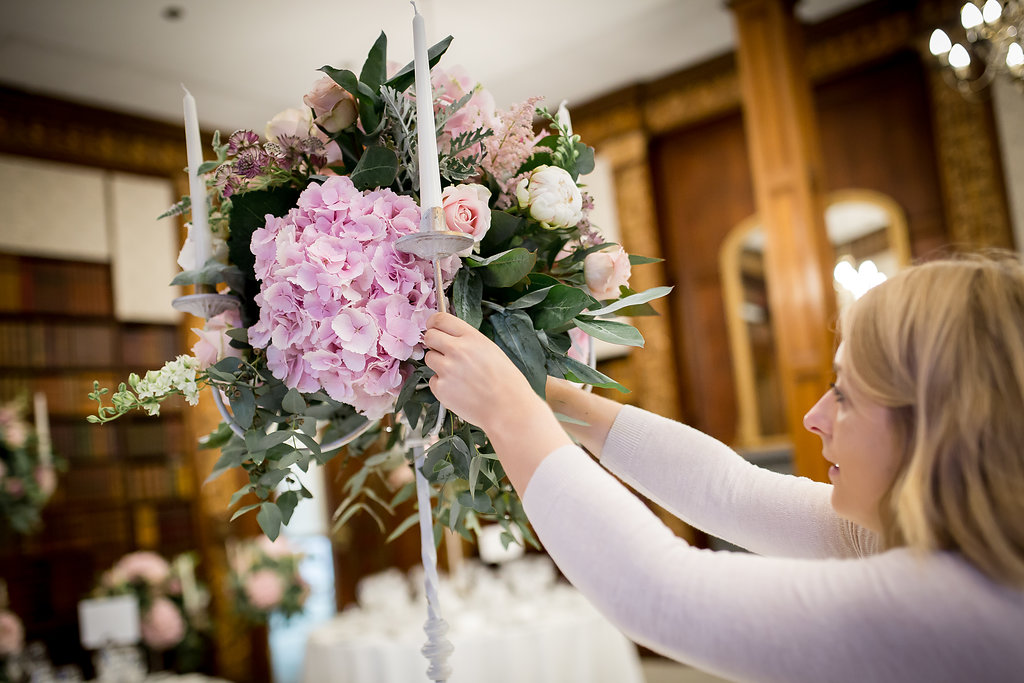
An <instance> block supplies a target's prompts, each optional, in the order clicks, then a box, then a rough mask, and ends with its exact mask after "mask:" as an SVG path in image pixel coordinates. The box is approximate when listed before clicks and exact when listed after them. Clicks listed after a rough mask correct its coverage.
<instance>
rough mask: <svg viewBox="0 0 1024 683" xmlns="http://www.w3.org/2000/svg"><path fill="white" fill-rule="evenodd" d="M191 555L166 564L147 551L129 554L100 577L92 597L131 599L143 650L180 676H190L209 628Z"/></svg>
mask: <svg viewBox="0 0 1024 683" xmlns="http://www.w3.org/2000/svg"><path fill="white" fill-rule="evenodd" d="M192 566H193V565H192V557H191V555H187V554H186V555H182V556H179V557H178V558H176V559H175V561H174V562H173V564H172V563H169V562H168V561H167V560H165V559H164V558H163V557H162V556H160V555H158V554H157V553H154V552H151V551H148V550H139V551H136V552H132V553H128V554H127V555H125V556H123V557H122V558H121V559H119V560H118V561H117V562H116V563H115V564H114V566H113V567H111V568H110V569H109V570H107V571H106V572H104V573H103V574H102V575H101V577H100V581H99V584H98V585H97V586H96V588H94V589H93V591H92V597H95V598H102V597H112V596H115V595H133V596H135V597H136V599H137V600H138V602H139V618H140V631H141V635H142V644H143V646H145V647H146V649H147V650H149V651H151V652H153V653H157V654H162V655H167V656H169V657H170V658H171V659H173V660H174V667H175V668H176V669H177V670H179V671H193V670H195V669H196V668H197V667H198V665H199V664H200V662H201V659H202V656H203V650H204V647H205V644H204V636H203V633H204V632H205V631H206V629H207V627H208V626H209V624H208V622H207V616H206V602H207V601H208V599H207V596H206V595H205V591H203V590H202V589H201V588H200V587H198V586H197V585H196V584H195V577H194V575H193V573H192Z"/></svg>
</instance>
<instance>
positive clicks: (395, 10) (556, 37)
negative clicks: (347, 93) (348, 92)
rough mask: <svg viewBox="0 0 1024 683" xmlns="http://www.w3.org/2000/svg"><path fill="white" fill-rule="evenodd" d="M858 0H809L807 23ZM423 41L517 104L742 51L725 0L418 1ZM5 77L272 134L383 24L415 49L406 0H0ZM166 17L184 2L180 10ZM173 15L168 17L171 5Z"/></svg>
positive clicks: (132, 108) (594, 91)
mask: <svg viewBox="0 0 1024 683" xmlns="http://www.w3.org/2000/svg"><path fill="white" fill-rule="evenodd" d="M861 2H862V0H802V1H801V2H799V3H798V5H797V13H798V15H799V16H800V18H801V19H802V20H804V21H807V22H816V21H820V20H821V19H824V18H826V17H828V16H831V15H833V14H836V13H838V12H840V11H842V10H844V9H847V8H849V7H851V6H853V5H857V4H861ZM417 5H418V7H419V11H420V12H421V13H422V14H423V15H424V19H425V22H426V30H427V39H428V42H430V43H433V42H436V41H437V40H440V39H441V38H443V37H444V36H446V35H449V34H450V35H452V36H454V37H455V40H454V42H453V43H452V45H451V47H450V49H449V50H448V53H447V54H446V55H445V57H444V58H443V60H442V62H441V65H442V66H453V65H462V66H463V67H465V68H466V69H467V71H468V72H469V73H470V75H472V76H473V77H474V78H476V79H479V81H480V82H481V83H483V84H484V85H485V86H486V87H487V88H488V89H489V90H490V91H491V92H492V93H493V94H494V96H495V99H496V101H497V103H498V106H499V107H507V106H509V105H511V104H513V103H515V102H518V101H521V100H523V99H525V98H526V97H528V96H531V95H544V96H546V97H547V98H549V104H550V105H552V106H557V104H558V102H560V101H561V100H563V99H565V100H568V101H569V103H570V107H571V106H572V103H574V102H575V103H582V102H585V101H587V100H590V99H592V98H594V97H596V96H599V95H601V94H605V93H608V92H612V91H614V90H616V89H618V88H621V87H623V86H626V85H630V84H633V83H637V82H644V81H648V80H651V79H655V78H657V77H659V76H663V75H666V74H669V73H672V72H674V71H677V70H679V69H681V68H684V67H686V66H690V65H693V64H695V63H698V62H701V61H703V60H705V59H707V58H709V57H712V56H716V55H719V54H722V53H724V52H727V51H729V50H731V49H732V45H733V26H732V19H731V16H730V14H729V10H728V9H727V7H726V3H725V2H724V0H614V1H613V0H519V1H518V2H516V3H514V4H513V3H507V2H497V1H495V0H418V2H417ZM0 7H2V9H0V84H4V85H7V86H12V87H15V88H18V89H21V90H28V91H32V92H37V93H40V94H45V95H51V96H56V97H60V98H64V99H68V100H72V101H77V102H82V103H85V104H90V105H96V106H101V107H104V108H109V109H114V110H117V111H123V112H127V113H132V114H138V115H142V116H146V117H150V118H155V119H159V120H164V121H169V122H178V121H180V120H181V118H182V102H181V98H182V90H181V85H182V84H184V85H185V86H186V87H188V89H189V90H190V91H191V92H192V94H193V95H194V96H195V98H196V102H197V106H198V111H199V119H200V123H201V124H202V126H203V127H204V128H210V129H214V128H216V129H221V130H224V131H231V130H235V129H237V128H253V129H255V130H257V131H262V130H263V128H264V125H265V124H266V121H267V120H269V119H270V118H271V117H272V116H273V115H274V114H276V113H277V112H279V111H281V110H282V109H285V108H288V107H296V106H302V105H301V103H302V95H303V94H304V93H305V92H307V91H308V90H309V88H310V86H311V85H312V84H313V82H314V81H315V80H316V79H317V78H318V77H319V76H320V74H319V73H317V71H316V69H317V68H319V67H320V66H322V65H325V64H329V65H332V66H336V67H342V68H348V69H351V70H353V71H355V72H357V73H358V71H359V69H360V67H361V66H362V63H363V59H364V58H365V56H366V52H367V51H368V50H369V48H370V46H371V45H372V44H373V42H374V40H375V39H376V38H377V35H378V34H379V32H380V31H381V30H383V31H384V32H385V33H386V34H387V36H388V40H389V50H388V56H389V59H390V60H393V61H395V62H398V63H400V64H405V63H406V62H408V61H410V60H411V59H412V28H411V24H412V16H413V9H412V7H411V6H410V4H409V2H408V1H407V0H362V1H361V2H355V1H354V0H335V1H334V2H330V3H326V2H311V1H310V0H291V1H290V2H287V3H283V2H270V1H268V0H88V1H85V0H31V2H30V1H29V0H0ZM172 15H177V16H176V18H174V17H173V16H172ZM169 17H170V18H169Z"/></svg>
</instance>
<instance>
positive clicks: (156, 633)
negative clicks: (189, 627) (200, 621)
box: [141, 597, 186, 652]
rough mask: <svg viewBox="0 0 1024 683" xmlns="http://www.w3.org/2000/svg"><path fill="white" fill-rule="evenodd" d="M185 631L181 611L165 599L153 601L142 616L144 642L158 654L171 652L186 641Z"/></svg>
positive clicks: (160, 598)
mask: <svg viewBox="0 0 1024 683" xmlns="http://www.w3.org/2000/svg"><path fill="white" fill-rule="evenodd" d="M185 630H186V629H185V619H184V617H182V615H181V610H180V609H179V608H178V606H177V605H175V604H174V603H173V602H171V601H170V600H168V599H167V598H164V597H159V598H156V599H155V600H153V604H152V605H151V606H150V608H149V610H147V611H146V613H145V614H144V615H143V616H142V624H141V631H142V642H144V643H145V644H146V646H147V647H149V648H151V649H153V650H156V651H158V652H161V651H163V650H169V649H171V648H172V647H174V646H175V645H177V644H178V643H180V642H181V641H182V640H184V638H185Z"/></svg>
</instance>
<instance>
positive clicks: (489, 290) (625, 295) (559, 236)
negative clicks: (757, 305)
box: [90, 34, 668, 544]
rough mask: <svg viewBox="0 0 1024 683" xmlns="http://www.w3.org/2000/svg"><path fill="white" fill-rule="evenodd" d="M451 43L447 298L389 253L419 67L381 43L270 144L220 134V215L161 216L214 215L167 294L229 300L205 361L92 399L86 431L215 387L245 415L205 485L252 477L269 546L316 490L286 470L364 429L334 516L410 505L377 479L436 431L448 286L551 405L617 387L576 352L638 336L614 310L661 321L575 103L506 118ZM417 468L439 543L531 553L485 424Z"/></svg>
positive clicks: (410, 192)
mask: <svg viewBox="0 0 1024 683" xmlns="http://www.w3.org/2000/svg"><path fill="white" fill-rule="evenodd" d="M450 42H451V37H448V38H446V39H445V40H444V41H441V42H440V43H438V44H437V45H434V46H433V47H432V48H430V50H429V51H428V58H429V62H430V65H431V67H432V71H431V79H432V85H433V92H434V102H433V105H434V112H435V125H436V137H437V141H438V150H439V160H438V161H439V167H440V173H441V185H442V188H443V192H442V205H443V206H442V208H443V213H444V217H445V221H446V224H447V228H448V229H449V230H452V231H459V232H462V233H465V234H467V235H470V236H472V238H473V246H472V248H470V249H467V250H466V251H465V252H463V253H460V254H458V255H454V256H451V257H447V258H444V259H441V262H440V271H441V276H442V278H441V279H442V287H443V288H444V290H445V291H444V292H438V291H435V283H434V278H433V265H432V264H431V263H428V262H425V261H423V260H420V259H419V258H417V257H416V256H413V255H410V254H406V253H403V252H401V251H398V250H397V249H396V248H395V242H396V240H397V239H398V238H399V237H401V236H402V235H407V234H410V233H413V232H416V231H417V230H418V229H419V225H420V218H421V213H420V208H419V206H418V199H417V197H418V192H419V187H418V183H419V181H418V161H417V135H416V127H417V120H416V105H415V99H414V96H413V94H412V93H411V92H407V91H409V90H410V88H409V86H410V85H412V83H413V80H414V71H413V66H412V64H409V65H407V66H405V67H404V68H402V69H398V70H397V71H395V72H394V73H392V74H390V75H389V73H388V67H387V55H386V51H387V40H386V37H385V36H384V35H383V34H381V36H380V38H379V39H378V40H377V42H376V43H375V44H374V45H373V47H372V49H371V50H370V52H369V55H368V57H367V60H366V63H365V64H364V66H363V68H362V70H361V72H360V74H359V75H358V76H357V75H356V74H354V73H353V72H350V71H346V70H343V69H335V68H332V67H329V66H325V67H322V68H321V69H320V71H321V72H323V74H324V75H323V76H322V77H321V78H320V79H319V80H318V81H317V82H316V84H315V85H314V87H313V88H312V90H311V91H310V92H309V93H308V94H307V95H306V96H305V98H304V104H305V105H306V107H305V108H304V109H289V110H286V111H285V112H282V113H281V114H279V115H277V116H276V117H274V119H273V120H271V121H270V123H269V124H268V125H267V129H266V131H265V137H260V136H259V135H257V134H256V133H255V132H253V131H249V130H244V131H237V132H235V133H233V134H232V135H231V136H230V137H228V139H227V140H226V141H222V140H221V139H220V136H219V134H217V135H215V136H214V139H213V153H214V155H215V158H214V159H212V160H210V161H207V162H205V163H204V164H203V165H202V166H201V167H200V169H199V171H200V172H201V173H202V174H204V177H205V179H206V183H207V187H208V188H210V189H211V190H212V193H211V197H210V199H209V200H208V202H207V204H208V205H207V206H190V202H189V198H187V197H186V198H185V199H183V200H182V202H180V203H179V204H177V205H176V206H175V207H173V208H172V209H171V211H169V212H168V214H167V215H174V214H180V213H183V212H185V211H188V210H191V211H193V213H195V212H197V211H206V212H207V215H208V217H209V224H210V230H211V233H212V239H213V249H212V254H213V255H212V257H211V258H210V259H208V260H207V261H206V262H205V263H198V262H196V257H195V256H194V249H193V246H192V237H193V236H192V235H190V237H189V240H187V241H186V244H185V246H184V247H183V249H182V252H181V256H180V257H179V264H180V265H182V267H183V268H184V269H185V272H183V273H181V274H180V275H179V276H178V277H177V278H176V279H175V281H174V283H175V284H195V285H197V286H200V287H203V286H206V287H211V286H215V287H217V288H218V291H220V292H221V293H224V294H227V295H230V296H231V297H234V299H235V300H236V301H237V304H238V306H237V310H231V311H228V312H226V313H222V314H219V315H217V316H214V317H212V318H211V319H210V320H209V321H208V322H207V324H206V326H205V328H204V329H202V330H196V332H197V334H198V335H199V341H198V343H197V344H196V346H195V347H194V348H193V356H182V357H179V358H178V359H176V360H175V361H172V362H170V363H169V364H168V365H166V366H165V367H164V368H163V369H161V370H159V371H150V372H149V373H147V374H146V375H145V376H144V377H141V378H140V377H139V376H137V375H132V376H131V377H130V378H129V381H128V382H127V384H122V385H121V386H120V387H119V388H118V390H117V391H116V392H114V393H113V394H112V396H111V397H110V398H111V401H112V405H105V404H104V397H105V395H106V394H107V393H108V390H107V389H101V388H100V387H99V386H98V385H97V386H96V387H95V391H94V392H93V394H91V397H92V398H93V399H95V400H97V401H98V402H99V408H98V411H97V414H96V415H94V416H90V419H91V420H92V421H94V422H106V421H108V420H111V419H115V418H116V417H118V416H120V415H122V414H124V413H126V412H128V411H130V410H133V409H144V410H146V411H148V412H149V413H151V414H157V413H158V412H159V404H160V401H162V400H163V399H165V398H166V397H167V396H170V395H174V394H182V395H184V396H185V397H186V399H187V400H188V401H189V402H190V403H192V402H194V401H195V400H197V397H198V392H199V390H200V389H202V388H204V387H212V388H213V389H214V390H215V391H216V392H220V393H221V396H222V397H223V398H224V400H225V401H226V402H227V403H228V404H229V406H230V411H231V415H232V417H231V419H230V422H233V423H234V424H230V423H229V422H228V421H226V422H225V423H224V424H222V425H221V426H220V428H218V430H216V431H215V432H214V433H212V434H210V435H209V436H208V437H206V438H205V439H204V442H203V444H202V445H203V446H204V447H207V448H220V449H221V457H220V460H219V461H218V462H217V464H216V465H215V467H214V471H213V473H212V474H211V477H214V476H217V475H219V474H220V473H223V472H225V471H227V470H229V469H232V468H242V469H243V470H244V471H245V472H246V473H247V474H248V479H249V481H248V483H247V484H245V485H244V486H243V487H242V488H241V489H239V490H238V491H237V492H236V494H235V495H234V497H233V498H232V501H231V505H232V506H235V505H239V507H238V508H237V510H236V512H235V516H238V515H240V514H244V513H246V512H249V511H257V519H258V521H259V524H260V526H261V527H262V529H263V530H264V531H265V532H266V534H267V536H268V537H269V538H271V539H274V538H276V537H277V535H278V533H279V531H280V526H281V525H282V524H287V522H288V521H289V519H290V517H291V514H292V511H293V510H294V508H295V505H296V504H297V502H298V501H299V499H301V498H307V497H310V496H311V494H310V492H309V491H308V490H307V489H306V488H305V487H304V486H303V485H302V484H301V483H300V482H299V481H298V479H297V478H296V477H294V476H292V473H293V470H294V468H296V467H297V468H299V469H301V470H303V471H306V470H307V468H308V467H310V466H311V465H313V464H322V463H324V462H326V461H327V460H328V459H329V458H331V457H334V456H335V455H337V453H338V452H339V451H340V449H339V448H337V447H334V446H333V445H331V444H332V443H336V442H337V437H339V436H341V435H346V434H349V435H351V434H353V433H356V431H358V430H362V432H361V433H360V435H359V436H358V437H357V438H355V439H354V440H352V441H351V443H349V444H348V447H347V450H346V451H345V453H346V457H348V458H356V459H358V460H359V461H360V463H361V467H360V468H358V470H357V471H356V474H354V475H353V476H351V477H350V478H349V479H348V480H346V481H345V482H344V484H343V489H344V490H343V493H344V494H345V500H344V502H343V504H342V506H341V508H340V509H339V510H338V511H337V513H336V524H338V525H341V524H344V523H345V522H346V521H347V520H348V519H349V518H350V517H351V516H352V515H353V514H355V513H356V512H358V511H363V512H365V513H367V514H369V515H371V516H373V517H374V519H376V520H377V521H378V524H380V525H381V528H382V529H383V528H384V527H385V525H384V523H383V521H382V516H381V513H382V512H391V511H392V510H393V508H394V506H396V505H397V504H398V503H400V502H401V501H403V500H406V499H408V498H409V497H411V496H412V494H413V490H414V485H413V484H412V483H411V482H410V483H407V484H405V485H404V486H401V487H400V488H398V489H397V490H395V489H391V494H389V495H390V496H391V497H390V499H389V498H388V497H386V496H381V495H380V494H378V493H376V492H375V490H374V488H373V487H372V486H370V485H368V481H369V479H370V478H371V477H380V478H381V479H382V480H384V481H386V480H387V478H388V477H387V475H388V471H387V470H388V468H391V467H393V464H392V463H393V460H394V458H393V457H392V455H393V452H394V451H395V450H396V449H401V448H402V444H403V443H404V442H405V438H406V437H407V436H408V435H409V434H410V433H420V432H421V431H423V432H425V431H427V430H428V429H429V427H430V426H432V425H434V424H435V423H436V422H437V418H438V415H439V414H440V406H439V405H438V402H437V400H436V399H435V398H434V397H433V396H432V394H431V392H430V390H429V388H428V386H427V384H426V380H427V379H428V378H429V376H430V374H431V371H430V370H429V369H428V368H427V367H426V366H425V365H424V364H423V362H422V358H423V354H424V348H423V344H422V333H423V330H424V327H425V322H426V320H427V318H428V317H429V316H430V314H431V313H432V312H433V310H434V309H435V306H436V302H437V297H438V296H448V297H450V300H451V303H452V308H453V312H454V313H456V314H457V315H458V316H459V317H461V318H462V319H464V320H467V321H468V322H470V323H471V324H472V325H474V326H476V327H477V328H478V329H480V330H481V331H482V332H484V334H486V335H487V336H489V337H490V338H492V339H493V340H494V341H495V342H496V343H497V344H498V345H499V346H500V347H501V348H502V349H503V350H504V351H505V352H506V353H507V354H508V356H509V357H510V358H511V360H512V361H513V362H514V363H515V364H516V366H517V367H518V368H519V369H520V370H521V371H522V372H523V374H524V375H525V376H526V377H527V378H528V379H529V381H530V384H531V385H532V386H533V388H534V389H535V390H536V391H537V392H538V393H539V394H543V392H544V386H545V379H546V376H547V375H548V374H550V375H554V376H557V377H565V378H568V379H570V380H573V381H576V382H579V383H580V384H589V385H593V386H598V387H609V388H616V389H619V390H622V391H626V389H625V388H624V387H622V386H621V385H619V384H618V383H617V382H615V381H614V380H612V379H611V378H609V377H607V376H605V375H603V374H602V373H600V372H598V371H597V370H595V369H594V368H593V367H591V366H590V365H588V363H587V362H586V356H585V355H583V356H581V355H580V354H579V353H578V350H573V342H574V341H576V342H579V341H580V340H581V339H586V338H587V335H590V336H592V337H595V338H598V339H603V340H606V341H609V342H612V343H616V344H626V345H632V346H641V345H642V344H643V339H642V337H641V335H640V334H639V332H638V331H637V330H636V329H635V328H634V327H633V326H631V325H629V324H627V323H624V322H620V321H617V320H609V319H608V318H609V317H610V316H613V315H620V314H623V315H649V314H653V313H654V311H653V309H652V308H651V307H650V305H649V303H648V302H649V301H651V300H653V299H655V298H657V297H660V296H663V295H664V294H666V293H667V292H668V288H667V287H658V288H654V289H651V290H648V291H647V292H642V293H637V292H634V291H632V290H630V289H629V287H628V279H629V276H630V273H631V270H630V269H631V266H633V265H637V264H640V263H647V262H651V261H653V259H646V258H643V257H637V256H632V255H629V254H626V252H625V251H624V250H623V249H622V248H621V247H620V246H618V245H616V244H611V243H606V242H604V240H603V239H602V237H601V235H600V233H599V231H598V230H597V229H596V228H595V226H592V225H591V224H590V221H589V213H590V210H591V208H592V206H593V202H592V200H591V198H590V197H589V196H588V195H587V193H586V189H585V186H583V185H581V181H580V177H581V176H583V175H585V174H587V173H588V172H590V171H591V170H592V169H593V163H594V151H593V149H592V148H590V147H588V146H586V145H585V144H584V143H583V142H582V141H581V140H580V138H579V136H577V135H574V134H573V132H572V128H571V123H570V121H569V117H568V112H566V111H564V109H560V110H559V112H558V113H557V114H552V113H551V112H550V111H549V110H548V109H547V108H545V107H543V106H539V102H540V98H530V99H528V100H527V101H525V102H522V103H519V104H517V105H514V106H512V107H510V108H509V109H507V110H499V109H498V108H497V107H496V106H495V103H494V99H493V97H492V96H491V95H490V93H489V92H488V91H487V90H486V89H484V88H483V87H482V86H481V85H480V84H478V83H476V82H475V81H474V80H473V79H471V78H470V77H469V76H467V75H466V73H465V72H464V71H462V70H461V69H458V68H456V69H452V70H449V71H445V70H443V69H441V68H440V67H437V66H436V65H437V63H438V61H439V59H440V58H441V56H442V55H443V54H444V52H445V50H446V49H447V47H448V45H449V43H450ZM538 121H539V126H540V127H541V128H542V130H541V132H540V133H539V134H538V133H537V132H536V128H537V127H538V123H537V122H538ZM581 358H582V360H581ZM325 444H326V445H328V447H326V448H325V447H323V446H324V445H325ZM371 446H374V449H371V448H370V447H371ZM375 450H383V452H375ZM410 460H411V459H410V458H408V457H407V458H406V462H404V463H403V464H402V465H401V466H402V467H408V463H409V461H410ZM422 471H423V473H424V475H425V476H426V477H427V478H428V481H429V482H430V484H431V488H432V495H433V496H435V497H436V498H437V499H438V504H437V505H436V506H435V508H434V509H435V536H439V534H440V531H441V529H442V528H443V526H445V525H447V526H448V527H450V528H451V529H454V530H456V531H458V532H459V533H461V534H462V535H464V536H466V537H467V538H470V539H471V538H472V532H474V531H476V530H478V529H479V528H480V522H481V521H484V520H495V521H497V522H498V523H499V524H501V525H502V527H503V528H504V529H505V531H506V533H505V534H504V535H503V539H504V541H505V542H506V543H507V542H510V541H511V540H512V539H513V537H514V536H513V534H512V533H511V531H512V528H513V527H516V528H517V529H518V531H519V532H520V533H521V534H522V536H523V537H525V538H526V539H527V540H528V541H529V542H531V543H534V544H535V543H536V542H535V540H534V538H533V534H532V532H531V531H530V529H529V527H528V524H527V522H526V518H525V516H524V514H523V511H522V506H521V504H520V502H519V500H518V498H517V497H516V494H515V492H514V490H513V489H512V487H511V485H510V484H509V482H508V480H507V478H506V477H505V475H504V472H503V470H502V468H501V465H500V463H499V462H498V461H497V459H496V457H495V455H494V451H493V448H491V445H490V443H489V441H488V438H487V435H486V434H485V433H483V432H482V431H481V430H480V429H478V428H477V427H476V426H475V425H471V424H468V423H465V422H464V421H462V420H460V419H459V418H458V417H457V416H456V415H452V414H450V413H449V414H447V416H446V417H445V419H444V422H443V424H442V425H441V430H440V434H439V438H438V440H437V441H436V443H434V445H432V446H431V447H430V448H429V450H428V452H427V457H426V461H425V464H424V466H423V467H422ZM391 480H392V481H394V480H396V478H395V477H392V478H391ZM414 520H415V517H410V518H408V519H406V520H405V521H404V522H402V523H401V524H399V525H398V527H397V528H396V529H395V530H394V532H393V533H392V537H394V536H395V535H397V534H399V533H402V532H404V531H405V530H406V529H408V528H409V527H411V526H412V525H413V522H414Z"/></svg>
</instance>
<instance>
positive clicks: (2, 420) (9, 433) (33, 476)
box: [0, 398, 57, 534]
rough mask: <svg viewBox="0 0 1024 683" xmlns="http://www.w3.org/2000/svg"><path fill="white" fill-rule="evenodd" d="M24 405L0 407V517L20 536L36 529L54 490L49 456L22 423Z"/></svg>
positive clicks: (54, 477) (20, 401) (17, 402)
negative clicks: (42, 511)
mask: <svg viewBox="0 0 1024 683" xmlns="http://www.w3.org/2000/svg"><path fill="white" fill-rule="evenodd" d="M26 403H27V402H26V400H25V399H24V398H21V399H18V400H15V401H12V402H10V403H6V404H3V405H0V515H2V517H3V522H4V524H6V525H8V526H9V527H10V528H11V529H13V530H14V531H16V532H18V533H20V534H28V533H31V532H33V531H35V530H36V529H38V528H39V527H40V525H41V520H40V511H41V510H42V508H43V506H44V505H46V502H47V501H48V500H49V499H50V497H51V496H52V495H53V492H54V490H55V489H56V488H57V471H56V468H55V466H54V459H53V454H52V453H50V452H49V447H48V446H47V445H46V444H43V445H42V446H41V445H40V442H39V439H38V437H37V435H36V434H35V433H34V431H33V430H32V428H31V427H30V426H29V424H28V422H26V421H25V411H26ZM43 451H45V452H43Z"/></svg>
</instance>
